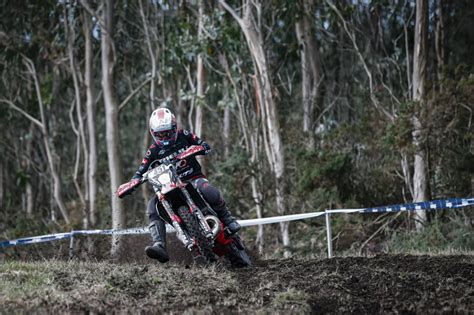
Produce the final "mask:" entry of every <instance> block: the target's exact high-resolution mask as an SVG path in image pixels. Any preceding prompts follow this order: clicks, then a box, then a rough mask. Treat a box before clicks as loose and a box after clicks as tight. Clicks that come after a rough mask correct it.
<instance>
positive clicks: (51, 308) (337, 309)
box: [0, 255, 474, 314]
mask: <svg viewBox="0 0 474 315" xmlns="http://www.w3.org/2000/svg"><path fill="white" fill-rule="evenodd" d="M473 267H474V256H405V255H396V256H389V255H382V256H376V257H374V258H361V257H352V258H351V257H348V258H333V259H323V260H297V259H286V260H270V261H261V262H258V263H257V265H256V266H254V267H253V268H250V269H243V270H230V269H228V268H226V267H219V266H213V267H211V268H205V269H203V268H200V267H194V266H191V267H189V266H186V265H183V264H169V265H157V264H152V263H126V264H111V263H106V262H96V263H88V262H61V261H50V262H42V263H16V262H15V263H14V264H9V263H8V262H7V263H5V264H3V265H0V305H1V306H2V307H0V313H2V311H1V310H2V309H3V312H6V313H9V312H12V311H15V312H17V311H35V312H38V311H44V312H45V313H51V312H77V311H81V312H82V311H84V312H107V313H108V312H111V311H120V312H131V313H156V312H179V313H181V312H183V311H192V312H196V311H203V312H205V313H222V312H228V311H231V312H245V313H256V312H261V311H263V312H272V313H273V312H280V313H282V312H286V311H291V312H297V313H319V314H320V313H347V312H355V313H400V312H402V313H452V312H457V313H468V312H472V311H473V310H474V281H473V280H474V268H473ZM32 279H33V280H34V281H33V280H32ZM31 283H34V284H35V288H33V289H31V290H26V291H27V292H26V293H18V292H16V291H14V289H13V286H14V285H16V286H18V285H22V286H24V287H25V288H29V287H30V286H31ZM9 284H11V286H9ZM43 287H44V288H43ZM15 292H16V293H15Z"/></svg>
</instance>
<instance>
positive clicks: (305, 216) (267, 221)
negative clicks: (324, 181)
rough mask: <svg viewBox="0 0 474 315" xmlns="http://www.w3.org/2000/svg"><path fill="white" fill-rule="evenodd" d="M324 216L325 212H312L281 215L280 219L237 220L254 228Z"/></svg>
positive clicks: (242, 224)
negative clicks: (255, 226)
mask: <svg viewBox="0 0 474 315" xmlns="http://www.w3.org/2000/svg"><path fill="white" fill-rule="evenodd" d="M321 215H324V211H321V212H311V213H302V214H289V215H281V216H278V217H269V218H262V219H248V220H237V222H239V224H240V225H241V226H252V225H260V224H271V223H280V222H287V221H294V220H302V219H309V218H314V217H319V216H321Z"/></svg>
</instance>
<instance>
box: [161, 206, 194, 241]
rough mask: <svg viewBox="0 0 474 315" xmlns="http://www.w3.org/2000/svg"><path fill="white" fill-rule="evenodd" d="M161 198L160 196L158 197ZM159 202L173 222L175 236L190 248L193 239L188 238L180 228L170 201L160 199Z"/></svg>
mask: <svg viewBox="0 0 474 315" xmlns="http://www.w3.org/2000/svg"><path fill="white" fill-rule="evenodd" d="M160 199H161V198H160ZM160 202H161V204H162V205H163V208H165V210H166V213H167V214H168V216H169V217H170V219H171V223H172V224H173V227H174V228H175V230H176V236H177V237H178V239H179V240H180V241H181V242H182V243H183V244H184V246H186V248H187V249H188V250H192V248H193V240H192V239H191V238H189V237H188V236H187V235H186V233H184V231H183V229H182V228H181V224H180V222H179V221H180V219H179V217H178V216H177V215H176V214H175V213H174V211H173V208H172V207H171V205H170V203H169V202H168V201H167V200H166V199H164V198H163V199H161V200H160Z"/></svg>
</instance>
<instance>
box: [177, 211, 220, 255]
mask: <svg viewBox="0 0 474 315" xmlns="http://www.w3.org/2000/svg"><path fill="white" fill-rule="evenodd" d="M178 214H179V216H180V217H181V219H182V220H183V225H184V227H185V229H186V231H187V232H188V234H189V236H190V237H191V238H192V239H193V241H194V247H193V254H194V256H195V257H194V258H199V259H200V260H202V259H204V260H205V263H211V262H213V261H215V260H216V258H215V255H214V253H213V252H212V250H211V248H210V247H209V244H208V241H207V238H206V237H205V236H204V234H203V233H202V231H201V228H200V226H199V223H198V221H197V219H196V217H195V216H194V215H193V214H192V213H191V212H189V208H187V207H186V206H181V207H179V208H178ZM196 260H197V261H198V259H196Z"/></svg>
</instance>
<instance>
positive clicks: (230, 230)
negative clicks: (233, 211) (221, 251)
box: [215, 203, 241, 236]
mask: <svg viewBox="0 0 474 315" xmlns="http://www.w3.org/2000/svg"><path fill="white" fill-rule="evenodd" d="M215 210H216V212H217V216H218V217H219V220H221V221H222V223H224V226H225V229H226V230H227V235H228V236H231V235H234V234H235V233H237V232H238V231H239V230H240V228H241V226H240V224H239V222H237V221H236V220H235V218H234V217H233V216H231V215H230V211H229V208H227V206H226V204H225V203H224V204H223V205H222V206H220V207H216V209H215Z"/></svg>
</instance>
